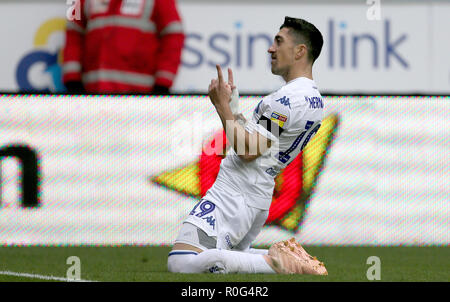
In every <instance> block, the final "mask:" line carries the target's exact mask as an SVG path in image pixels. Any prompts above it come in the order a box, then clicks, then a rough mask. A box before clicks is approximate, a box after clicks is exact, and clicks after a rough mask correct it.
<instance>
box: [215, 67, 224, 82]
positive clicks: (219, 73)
mask: <svg viewBox="0 0 450 302" xmlns="http://www.w3.org/2000/svg"><path fill="white" fill-rule="evenodd" d="M216 68H217V78H218V79H219V83H221V82H223V75H222V68H220V65H219V64H217V65H216Z"/></svg>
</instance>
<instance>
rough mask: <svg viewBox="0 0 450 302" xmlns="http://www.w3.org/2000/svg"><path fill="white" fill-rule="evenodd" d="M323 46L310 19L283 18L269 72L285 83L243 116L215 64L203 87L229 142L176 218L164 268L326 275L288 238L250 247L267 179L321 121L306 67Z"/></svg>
mask: <svg viewBox="0 0 450 302" xmlns="http://www.w3.org/2000/svg"><path fill="white" fill-rule="evenodd" d="M322 45H323V38H322V34H321V33H320V31H319V30H318V29H317V28H316V27H315V26H314V25H312V24H311V23H309V22H307V21H305V20H302V19H295V18H290V17H286V18H285V20H284V23H283V25H282V26H281V27H280V30H279V32H278V34H277V35H276V36H275V38H274V42H273V44H272V45H271V46H270V48H269V49H268V52H269V53H270V55H271V58H272V61H271V66H272V67H271V69H272V73H273V74H276V75H280V76H281V77H282V78H283V79H284V80H285V81H286V84H285V85H284V86H283V87H281V88H280V89H279V90H277V91H275V92H274V93H272V94H270V95H268V96H266V97H264V98H263V99H262V100H261V101H260V102H259V104H258V105H257V107H256V108H255V110H254V112H253V117H252V119H251V120H249V121H246V120H245V118H243V116H242V114H240V113H239V111H238V107H239V106H238V95H237V88H236V86H235V85H234V81H233V73H232V71H231V69H228V81H225V79H224V77H223V74H222V70H221V68H220V66H219V65H217V74H218V78H217V79H213V80H211V83H210V85H209V93H208V94H209V97H210V99H211V102H212V104H213V105H214V107H215V109H216V111H217V114H218V115H219V117H220V120H221V121H222V125H223V128H224V130H225V133H226V135H227V138H228V140H229V141H230V145H231V146H232V148H230V151H229V152H228V153H227V156H226V157H225V158H224V159H223V161H222V163H221V165H220V171H219V174H218V176H217V179H216V181H215V183H214V184H213V186H212V187H211V188H210V189H209V190H208V191H207V192H206V194H205V196H204V197H203V198H202V199H201V200H200V201H199V203H198V204H197V205H196V206H195V207H194V208H193V210H192V211H191V212H190V214H189V215H188V217H187V218H186V219H185V221H184V222H183V225H182V228H181V231H180V233H179V235H178V237H177V238H176V240H175V244H174V246H173V249H172V251H171V252H170V253H169V257H168V269H169V271H171V272H181V273H203V272H214V273H283V274H292V273H298V274H327V271H326V269H325V267H324V265H323V263H321V262H319V261H318V260H317V259H316V258H315V257H311V256H310V255H309V254H308V253H307V252H306V251H305V250H304V249H303V248H302V247H301V245H300V244H299V243H297V242H296V241H295V239H294V238H293V239H291V240H286V241H282V242H279V243H276V244H274V245H272V246H271V248H270V249H269V250H263V249H253V248H251V247H250V246H251V243H252V242H253V241H254V240H255V238H256V236H257V235H258V234H259V232H260V231H261V229H262V227H263V225H264V223H265V221H266V219H267V217H268V213H269V207H270V204H271V201H272V194H273V190H274V184H275V181H274V178H275V177H276V176H277V174H278V173H279V172H280V170H282V169H283V168H285V167H286V166H287V165H288V164H289V163H290V162H292V161H293V160H294V158H295V157H296V156H297V155H298V154H299V153H300V152H301V150H302V149H303V148H304V147H305V146H306V144H307V143H308V141H309V140H310V139H311V138H312V137H313V136H314V134H315V133H316V132H317V131H318V129H319V127H320V124H321V121H322V116H323V102H322V98H321V95H320V93H319V91H318V90H317V86H316V84H315V83H314V81H313V78H312V66H313V63H314V61H315V60H316V59H317V57H318V56H319V54H320V52H321V49H322Z"/></svg>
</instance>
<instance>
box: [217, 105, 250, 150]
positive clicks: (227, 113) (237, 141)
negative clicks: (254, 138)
mask: <svg viewBox="0 0 450 302" xmlns="http://www.w3.org/2000/svg"><path fill="white" fill-rule="evenodd" d="M216 110H217V114H218V115H219V117H220V120H221V122H222V126H223V129H224V130H225V134H226V136H227V138H228V140H229V141H230V143H231V146H232V147H233V149H234V150H235V151H236V153H237V154H238V155H243V154H241V153H244V154H246V153H248V150H249V134H248V132H247V131H246V130H245V129H244V127H243V124H241V123H240V121H243V122H245V118H244V117H243V116H242V114H240V115H233V113H232V112H231V109H230V107H229V106H216Z"/></svg>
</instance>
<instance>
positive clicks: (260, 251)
mask: <svg viewBox="0 0 450 302" xmlns="http://www.w3.org/2000/svg"><path fill="white" fill-rule="evenodd" d="M244 252H246V253H250V254H259V255H268V254H269V250H266V249H254V248H249V249H248V250H246V251H244Z"/></svg>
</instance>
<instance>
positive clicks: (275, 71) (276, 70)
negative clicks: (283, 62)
mask: <svg viewBox="0 0 450 302" xmlns="http://www.w3.org/2000/svg"><path fill="white" fill-rule="evenodd" d="M271 71H272V73H273V74H274V75H280V69H279V68H277V67H276V66H275V65H274V64H273V63H272V66H271Z"/></svg>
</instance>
